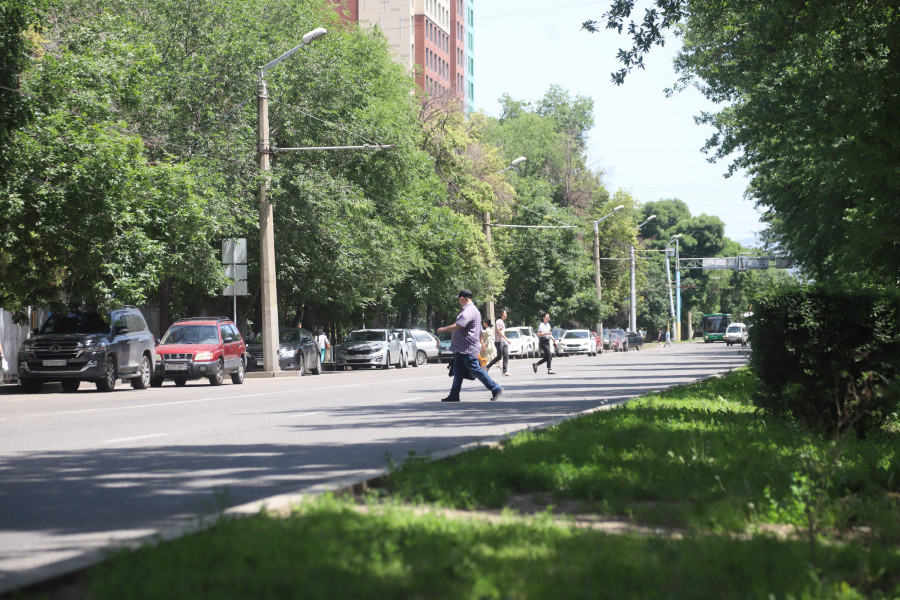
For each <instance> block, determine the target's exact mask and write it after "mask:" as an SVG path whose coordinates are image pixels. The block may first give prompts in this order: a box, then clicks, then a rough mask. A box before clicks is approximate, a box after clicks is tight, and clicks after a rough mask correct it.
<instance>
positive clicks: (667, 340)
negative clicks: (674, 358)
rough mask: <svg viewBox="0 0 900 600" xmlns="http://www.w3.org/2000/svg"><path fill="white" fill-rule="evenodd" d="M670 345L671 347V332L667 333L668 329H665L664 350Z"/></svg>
mask: <svg viewBox="0 0 900 600" xmlns="http://www.w3.org/2000/svg"><path fill="white" fill-rule="evenodd" d="M671 345H672V334H671V332H670V331H669V328H668V327H666V343H665V346H666V348H668V347H669V346H671Z"/></svg>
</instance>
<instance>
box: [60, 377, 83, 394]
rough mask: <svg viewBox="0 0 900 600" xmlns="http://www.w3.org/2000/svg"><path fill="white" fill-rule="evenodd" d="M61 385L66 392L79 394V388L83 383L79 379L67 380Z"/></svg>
mask: <svg viewBox="0 0 900 600" xmlns="http://www.w3.org/2000/svg"><path fill="white" fill-rule="evenodd" d="M60 385H62V389H63V390H64V391H66V392H77V391H78V386H79V385H81V381H80V380H78V379H66V380H65V381H63V382H61V383H60Z"/></svg>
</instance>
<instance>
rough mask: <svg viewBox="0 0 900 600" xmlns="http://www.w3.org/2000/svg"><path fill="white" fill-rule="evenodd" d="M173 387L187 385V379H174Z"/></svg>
mask: <svg viewBox="0 0 900 600" xmlns="http://www.w3.org/2000/svg"><path fill="white" fill-rule="evenodd" d="M175 385H176V386H178V387H184V386H186V385H187V379H176V380H175Z"/></svg>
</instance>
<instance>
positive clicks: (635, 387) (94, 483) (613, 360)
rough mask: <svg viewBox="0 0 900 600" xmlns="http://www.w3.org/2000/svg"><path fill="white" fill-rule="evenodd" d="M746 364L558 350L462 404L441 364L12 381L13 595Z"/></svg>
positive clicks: (2, 501)
mask: <svg viewBox="0 0 900 600" xmlns="http://www.w3.org/2000/svg"><path fill="white" fill-rule="evenodd" d="M654 346H655V345H654ZM745 362H746V353H744V352H741V350H740V349H739V348H738V347H734V348H728V347H726V346H725V345H724V344H702V343H699V344H698V343H694V344H683V345H676V346H673V347H671V348H665V349H661V348H655V347H653V348H648V349H645V350H643V351H640V352H629V353H627V354H626V353H610V352H607V353H605V354H603V355H602V356H599V357H566V358H561V359H555V360H554V370H556V371H557V372H558V373H559V374H558V375H556V376H548V375H546V372H545V371H541V372H539V373H538V374H537V375H535V374H534V373H533V372H532V370H531V364H530V363H531V361H529V360H512V361H511V373H512V376H511V377H502V378H501V383H502V385H503V386H504V388H505V392H504V395H503V397H502V399H501V400H500V401H498V402H490V401H489V397H490V394H489V392H488V391H487V390H485V389H484V388H483V387H482V386H481V385H480V384H479V383H478V382H466V383H465V384H464V386H463V393H462V402H460V403H458V404H451V403H441V402H439V401H438V400H439V399H440V398H442V397H443V396H445V395H446V393H447V390H448V389H449V386H450V379H449V378H448V377H447V370H446V367H445V366H443V365H432V364H429V365H425V366H422V367H419V368H407V369H403V370H396V369H393V368H392V369H390V370H389V371H351V372H326V373H325V374H323V375H320V376H307V377H302V378H296V377H290V378H276V379H247V381H246V382H245V383H244V384H243V385H233V384H231V383H230V382H226V383H225V385H223V386H221V387H213V386H210V385H209V384H208V383H201V382H193V383H189V384H188V385H187V386H186V387H183V388H176V387H174V386H173V385H172V384H170V383H166V385H164V386H163V387H162V388H159V389H150V390H133V389H131V388H130V386H124V385H121V384H120V385H119V386H118V387H117V388H116V390H115V391H114V392H112V393H108V394H101V393H98V392H96V391H95V390H94V388H93V386H83V387H85V388H89V389H83V390H80V391H78V392H76V393H71V394H67V393H63V392H61V391H58V390H57V389H54V388H56V386H45V387H49V388H50V389H47V390H45V391H44V392H42V393H41V394H37V395H24V394H18V393H8V392H9V390H4V391H5V392H7V393H4V394H0V481H2V485H0V593H2V592H4V591H7V590H9V589H11V588H13V587H15V586H18V585H21V584H22V583H23V582H29V581H31V580H34V579H36V578H40V577H44V576H46V575H47V574H48V573H52V572H54V571H55V570H58V569H59V568H60V565H66V564H70V565H75V564H78V562H79V561H80V560H83V558H84V556H85V553H88V552H90V551H94V550H96V549H98V548H102V547H103V546H106V545H109V544H110V543H111V542H118V541H123V540H133V539H136V538H139V537H141V536H146V535H148V534H152V533H154V532H158V531H161V530H167V529H170V528H175V527H179V526H183V525H184V524H185V523H189V522H193V521H196V516H197V515H202V514H212V513H215V512H216V511H217V510H219V509H221V508H224V507H226V506H234V505H238V504H244V503H248V502H252V501H255V500H259V499H262V498H267V497H270V496H273V495H277V494H286V493H292V492H302V491H304V490H307V491H308V490H310V489H311V488H313V487H315V486H319V487H321V486H322V485H323V484H328V483H334V482H339V481H341V482H347V481H354V480H364V479H366V478H368V477H371V476H374V475H377V474H379V473H380V472H381V471H382V470H383V469H385V468H386V467H387V465H388V464H389V461H390V460H391V459H393V460H397V461H402V460H403V459H405V458H406V457H408V456H409V455H410V454H411V453H415V454H419V455H421V454H429V453H442V452H449V451H452V450H454V449H457V448H459V447H461V446H464V445H466V444H471V443H473V442H478V441H486V440H494V439H497V438H498V437H500V436H503V435H506V434H510V433H513V432H516V431H520V430H522V429H525V428H528V427H533V426H538V425H542V424H545V423H547V422H549V421H553V420H554V419H559V418H564V417H567V416H570V415H574V414H577V413H581V412H583V411H586V410H592V409H596V408H598V407H602V406H609V405H613V404H618V403H621V402H624V401H626V400H627V399H629V398H633V397H635V396H638V395H640V394H643V393H645V392H646V391H648V390H658V389H663V388H667V387H670V386H673V385H678V384H681V383H685V382H690V381H694V380H696V379H699V378H702V377H706V376H709V375H712V374H715V373H720V372H724V371H727V370H730V369H733V368H735V367H737V366H740V365H743V364H745ZM492 371H493V372H495V373H494V374H497V375H499V373H496V370H495V369H492ZM226 381H227V380H226ZM67 561H68V562H67Z"/></svg>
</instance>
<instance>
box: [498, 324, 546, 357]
mask: <svg viewBox="0 0 900 600" xmlns="http://www.w3.org/2000/svg"><path fill="white" fill-rule="evenodd" d="M509 329H515V330H517V331H518V332H519V335H520V336H521V337H522V348H523V352H522V354H523V355H524V356H527V357H529V358H537V357H538V356H539V355H540V353H541V352H540V350H539V349H538V337H537V334H536V333H535V332H534V329H532V328H531V327H510V328H509ZM509 329H507V330H506V332H507V335H509ZM510 354H511V353H510Z"/></svg>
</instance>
